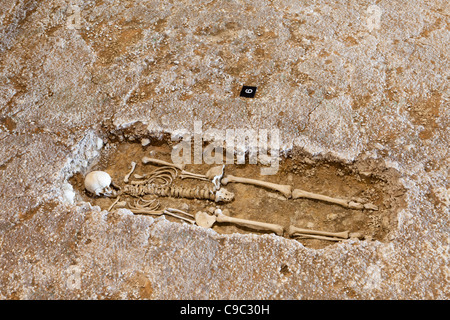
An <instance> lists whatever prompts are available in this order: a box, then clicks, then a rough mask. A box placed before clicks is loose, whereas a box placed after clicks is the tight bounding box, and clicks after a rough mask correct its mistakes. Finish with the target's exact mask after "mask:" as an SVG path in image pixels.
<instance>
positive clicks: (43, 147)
mask: <svg viewBox="0 0 450 320" xmlns="http://www.w3.org/2000/svg"><path fill="white" fill-rule="evenodd" d="M0 7H1V8H0V21H1V25H0V70H1V73H0V110H1V111H0V298H2V299H147V298H148V299H448V298H449V297H450V292H449V289H450V286H449V280H450V267H449V245H450V235H449V232H450V229H449V207H450V185H449V166H450V155H449V143H450V141H449V140H450V139H449V137H450V108H449V99H450V91H449V77H450V74H449V71H450V63H449V50H448V48H449V44H450V28H449V15H450V7H449V4H448V1H445V0H432V1H406V0H405V1H384V0H380V1H366V0H359V1H356V0H351V1H331V0H320V1H309V0H305V1H297V0H272V1H265V0H257V1H245V0H223V1H219V0H200V1H197V0H196V1H193V0H180V1H151V0H143V1H113V0H99V1H89V0H87V1H81V0H80V1H76V0H74V1H72V2H70V1H62V0H46V1H37V0H2V1H1V6H0ZM242 85H253V86H257V87H258V89H257V94H256V97H255V98H253V99H248V98H241V97H239V91H240V89H241V87H242ZM194 121H201V122H202V125H203V129H204V130H206V129H209V128H214V129H220V130H225V129H230V128H253V129H272V128H278V129H279V130H280V137H281V139H282V145H281V150H282V151H286V150H291V149H295V148H297V149H300V150H302V152H304V153H305V154H308V155H310V156H311V158H312V159H315V158H317V159H320V158H323V157H333V158H334V159H338V160H339V161H341V162H342V163H346V164H350V163H353V162H354V161H372V160H373V161H381V162H383V165H384V166H385V167H386V168H391V169H395V170H396V171H397V172H398V174H399V177H400V178H399V181H400V183H401V184H402V185H403V187H404V188H405V190H406V191H405V194H404V197H405V205H404V206H403V207H402V208H399V210H398V211H397V213H396V215H397V217H396V221H395V224H393V225H392V229H391V231H390V234H389V237H388V238H387V239H385V240H384V241H378V240H373V241H367V240H358V239H350V240H346V241H342V242H339V243H335V244H332V245H327V246H325V247H323V248H312V247H308V246H306V245H303V244H302V243H301V242H299V241H296V240H292V239H287V238H284V237H279V236H276V235H268V234H265V235H259V234H249V233H247V234H239V233H233V234H221V233H218V232H216V231H215V230H208V229H203V228H200V227H197V226H195V225H189V224H181V223H178V222H172V221H169V220H168V219H165V218H164V217H149V216H139V215H133V214H132V213H131V212H130V211H128V210H126V209H121V210H115V211H113V212H108V211H107V210H102V209H101V208H100V207H98V206H95V205H92V204H90V203H88V202H84V201H80V199H79V198H77V197H74V193H73V191H72V185H71V184H70V183H69V180H70V179H71V177H72V176H74V175H75V174H84V173H86V171H87V170H88V169H89V168H90V166H91V165H92V164H93V163H95V159H97V158H98V156H99V154H100V153H101V152H102V149H104V148H105V146H107V145H108V139H109V137H110V135H111V131H114V130H126V128H129V127H133V128H139V130H138V131H139V132H138V133H139V134H138V136H129V137H124V139H128V140H136V139H140V138H144V137H145V138H149V139H150V140H152V139H153V140H157V138H158V135H159V134H160V133H161V132H165V133H171V132H174V131H175V130H179V129H188V130H192V128H193V125H194ZM134 130H135V131H136V130H137V129H134ZM389 196H391V197H396V195H395V194H393V195H389Z"/></svg>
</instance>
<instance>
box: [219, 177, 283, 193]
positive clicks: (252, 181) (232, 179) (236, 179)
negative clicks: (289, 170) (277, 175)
mask: <svg viewBox="0 0 450 320" xmlns="http://www.w3.org/2000/svg"><path fill="white" fill-rule="evenodd" d="M230 182H238V183H246V184H252V185H255V186H259V187H264V188H268V189H271V190H275V191H279V192H281V193H282V194H283V195H284V196H285V197H286V198H288V199H289V198H290V197H291V195H292V187H291V186H290V185H283V184H276V183H271V182H266V181H261V180H255V179H248V178H242V177H235V176H231V175H227V176H226V177H225V178H223V179H222V184H224V185H227V184H228V183H230Z"/></svg>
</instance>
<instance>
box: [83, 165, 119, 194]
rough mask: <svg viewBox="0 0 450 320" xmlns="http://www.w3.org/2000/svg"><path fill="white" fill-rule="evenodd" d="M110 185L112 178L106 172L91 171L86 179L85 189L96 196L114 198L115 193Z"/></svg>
mask: <svg viewBox="0 0 450 320" xmlns="http://www.w3.org/2000/svg"><path fill="white" fill-rule="evenodd" d="M110 185H111V176H110V175H109V174H108V173H106V172H104V171H91V172H89V173H88V174H87V175H86V177H85V178H84V187H85V188H86V190H87V191H89V192H91V193H93V194H95V195H96V196H105V197H110V196H113V195H114V194H115V192H114V190H112V189H111V187H110Z"/></svg>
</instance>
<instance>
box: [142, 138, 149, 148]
mask: <svg viewBox="0 0 450 320" xmlns="http://www.w3.org/2000/svg"><path fill="white" fill-rule="evenodd" d="M149 144H150V139H147V138H144V139H142V140H141V145H142V146H143V147H145V146H148V145H149Z"/></svg>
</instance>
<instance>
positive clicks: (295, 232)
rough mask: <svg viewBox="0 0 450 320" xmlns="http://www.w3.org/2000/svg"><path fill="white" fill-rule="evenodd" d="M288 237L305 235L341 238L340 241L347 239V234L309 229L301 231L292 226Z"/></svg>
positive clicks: (345, 232)
mask: <svg viewBox="0 0 450 320" xmlns="http://www.w3.org/2000/svg"><path fill="white" fill-rule="evenodd" d="M288 233H289V235H290V236H293V235H300V236H306V235H319V236H328V237H335V238H341V239H348V236H349V232H348V231H343V232H327V231H319V230H311V229H302V228H297V227H294V226H290V227H289V232H288Z"/></svg>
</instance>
